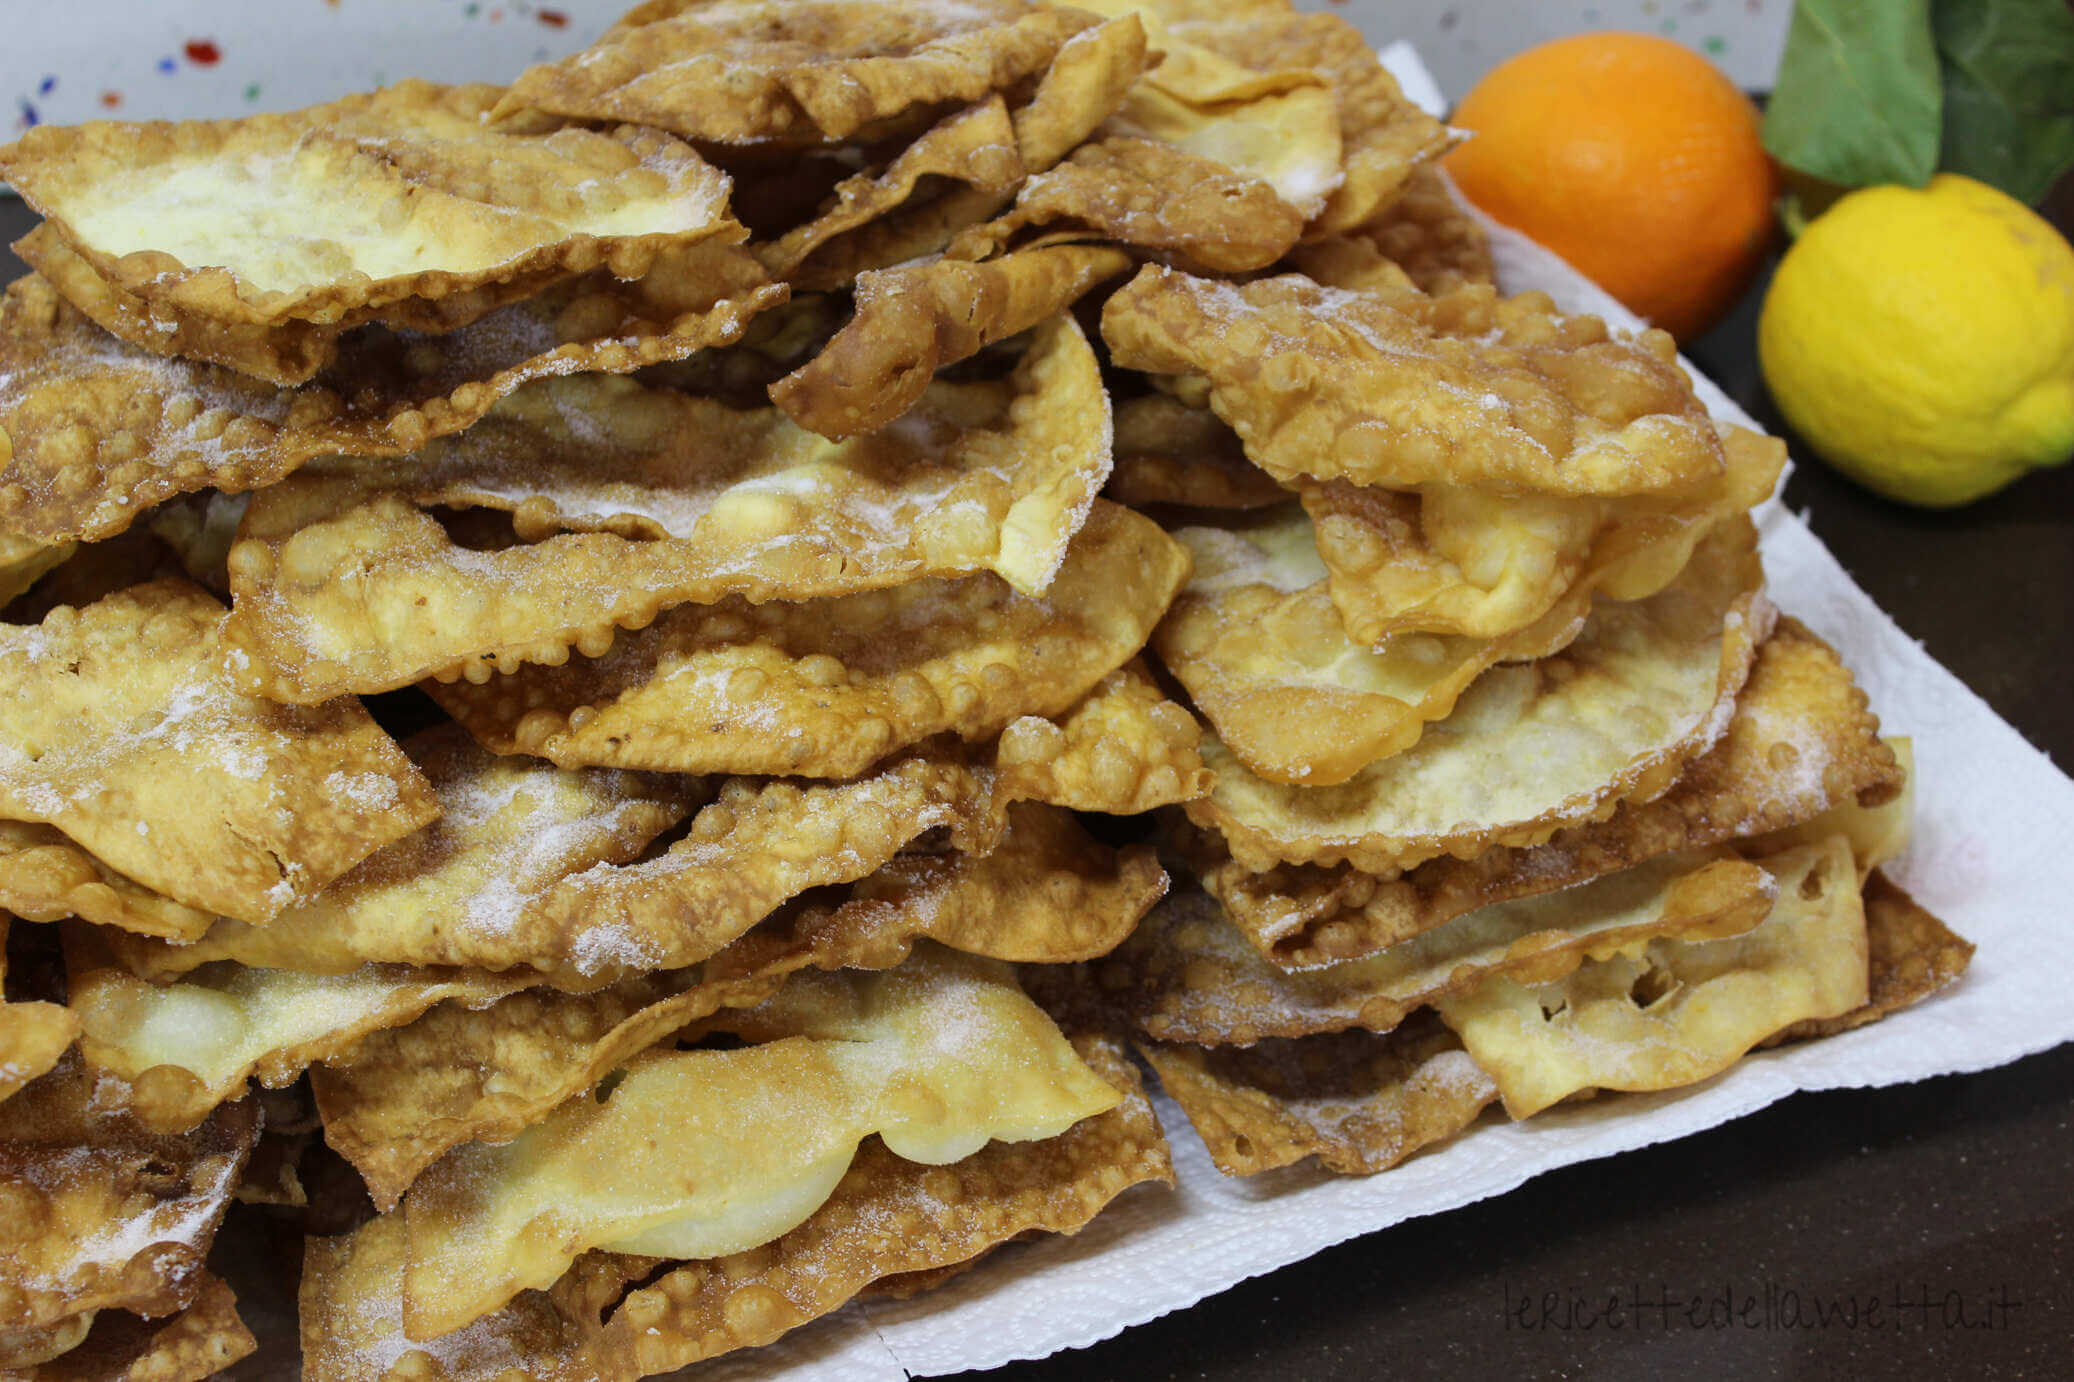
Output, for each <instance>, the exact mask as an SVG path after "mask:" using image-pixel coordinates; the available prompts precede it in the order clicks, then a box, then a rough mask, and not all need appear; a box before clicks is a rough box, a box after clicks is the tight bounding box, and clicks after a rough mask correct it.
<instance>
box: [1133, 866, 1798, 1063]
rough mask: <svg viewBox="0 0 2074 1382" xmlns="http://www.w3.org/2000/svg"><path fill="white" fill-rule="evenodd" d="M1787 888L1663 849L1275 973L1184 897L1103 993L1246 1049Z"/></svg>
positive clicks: (1160, 1026) (1554, 961)
mask: <svg viewBox="0 0 2074 1382" xmlns="http://www.w3.org/2000/svg"><path fill="white" fill-rule="evenodd" d="M1778 886H1779V885H1778V884H1777V883H1776V882H1775V881H1774V880H1773V879H1772V877H1771V875H1770V874H1768V873H1766V872H1765V870H1764V869H1762V868H1760V867H1758V866H1757V865H1756V864H1752V863H1748V862H1746V861H1744V860H1741V859H1739V858H1736V857H1735V856H1734V855H1733V854H1732V853H1731V852H1730V851H1729V850H1728V849H1727V848H1726V847H1717V848H1716V849H1714V850H1713V851H1700V852H1696V853H1688V854H1676V855H1664V856H1662V857H1661V858H1658V859H1653V860H1651V861H1650V862H1648V863H1646V864H1642V865H1639V866H1637V867H1635V868H1632V869H1629V870H1627V871H1626V872H1623V873H1616V874H1609V875H1607V876H1606V877H1603V878H1598V879H1594V880H1593V881H1592V882H1590V883H1584V884H1580V885H1579V886H1577V887H1574V888H1566V889H1564V890H1562V891H1560V892H1554V893H1545V894H1543V895H1541V896H1539V897H1532V898H1525V899H1521V900H1518V901H1513V902H1500V903H1494V904H1492V905H1491V906H1488V907H1483V908H1480V909H1478V910H1477V911H1474V912H1470V913H1468V914H1467V915H1465V916H1460V917H1456V918H1455V919H1454V920H1453V921H1450V922H1447V923H1445V924H1444V925H1441V926H1437V927H1434V928H1433V929H1432V930H1430V931H1426V932H1423V933H1421V934H1420V935H1418V936H1415V937H1413V938H1412V939H1411V940H1408V941H1403V942H1400V943H1399V944H1397V945H1394V946H1391V947H1390V948H1389V949H1387V950H1383V951H1379V952H1378V953H1376V954H1374V955H1369V956H1365V957H1363V958H1361V959H1358V960H1346V961H1343V962H1341V963H1339V964H1334V965H1326V966H1324V967H1322V968H1318V969H1307V970H1302V971H1298V972H1295V973H1290V972H1287V971H1284V970H1279V969H1276V968H1275V967H1274V966H1272V965H1270V964H1269V963H1268V962H1267V960H1266V959H1264V958H1262V956H1261V955H1260V953H1259V952H1258V951H1257V950H1255V949H1254V948H1253V946H1252V945H1251V944H1250V943H1249V942H1248V941H1247V940H1246V938H1245V936H1244V935H1243V934H1241V933H1240V931H1239V930H1238V928H1237V927H1235V926H1233V925H1232V924H1231V922H1230V921H1229V919H1227V918H1226V917H1225V916H1224V914H1223V910H1222V909H1221V908H1220V907H1219V906H1218V905H1217V903H1216V901H1215V899H1213V898H1212V897H1210V895H1209V894H1207V893H1202V892H1194V891H1190V892H1184V893H1177V894H1176V895H1175V897H1174V898H1173V900H1171V901H1168V902H1165V903H1163V904H1161V905H1160V906H1159V907H1156V908H1154V909H1153V912H1152V914H1151V915H1150V916H1148V917H1147V918H1146V919H1145V921H1144V923H1143V924H1142V925H1140V927H1139V928H1138V931H1137V932H1136V933H1135V934H1134V935H1133V936H1132V937H1131V939H1130V941H1129V942H1128V943H1126V944H1125V945H1124V946H1123V947H1122V948H1121V949H1119V950H1118V951H1117V952H1116V954H1114V955H1112V956H1111V957H1109V958H1108V959H1106V960H1104V961H1102V963H1101V972H1102V977H1103V983H1104V987H1105V989H1106V990H1107V991H1108V992H1109V993H1110V994H1111V995H1112V997H1113V999H1114V1001H1116V1002H1118V1003H1120V1004H1122V1005H1123V1006H1124V1007H1125V1008H1126V1009H1127V1010H1128V1011H1129V1012H1130V1013H1131V1015H1132V1017H1133V1018H1134V1020H1135V1021H1136V1023H1137V1025H1138V1027H1139V1029H1140V1030H1142V1031H1144V1032H1145V1033H1146V1034H1147V1035H1149V1036H1152V1037H1154V1038H1156V1039H1158V1040H1161V1041H1185V1042H1191V1043H1195V1044H1198V1045H1209V1046H1221V1045H1247V1044H1250V1043H1252V1042H1255V1041H1259V1040H1261V1039H1263V1038H1266V1037H1299V1036H1309V1035H1312V1034H1314V1033H1318V1032H1337V1031H1344V1030H1346V1029H1347V1028H1350V1027H1366V1028H1368V1029H1370V1030H1371V1031H1388V1030H1389V1029H1390V1028H1392V1027H1395V1026H1396V1025H1397V1024H1398V1023H1400V1022H1402V1021H1403V1020H1404V1019H1405V1017H1406V1016H1407V1015H1408V1014H1409V1013H1411V1012H1412V1010H1413V1009H1415V1008H1419V1007H1422V1006H1425V1005H1427V1004H1430V1003H1434V1002H1436V1001H1438V1000H1440V999H1442V998H1444V997H1447V996H1448V995H1451V994H1459V993H1463V992H1465V991H1468V990H1470V989H1473V988H1475V987H1476V986H1477V985H1478V984H1479V983H1481V982H1483V981H1485V980H1486V979H1488V978H1489V977H1491V976H1494V975H1515V976H1521V982H1523V983H1524V982H1534V981H1536V980H1541V979H1547V978H1553V977H1556V976H1559V975H1562V974H1565V973H1567V972H1569V971H1570V970H1572V969H1575V968H1576V967H1577V965H1578V963H1579V962H1580V961H1581V960H1583V959H1585V958H1586V957H1587V956H1592V955H1604V954H1607V953H1610V952H1611V951H1613V950H1615V949H1618V948H1620V947H1622V946H1626V945H1631V944H1634V943H1637V942H1641V941H1647V940H1652V939H1654V938H1656V937H1660V936H1681V935H1693V934H1700V935H1707V936H1723V935H1737V934H1740V933H1741V932H1744V931H1748V930H1749V929H1750V928H1751V927H1753V926H1755V925H1757V924H1758V923H1759V922H1760V921H1762V920H1764V917H1765V914H1766V912H1767V911H1769V910H1770V908H1771V905H1772V899H1773V896H1774V894H1775V893H1776V892H1777V890H1778Z"/></svg>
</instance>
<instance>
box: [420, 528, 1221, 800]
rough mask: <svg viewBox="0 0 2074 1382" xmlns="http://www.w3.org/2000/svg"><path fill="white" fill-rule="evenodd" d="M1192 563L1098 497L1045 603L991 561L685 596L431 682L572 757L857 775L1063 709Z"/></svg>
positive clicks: (512, 731)
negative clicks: (758, 600)
mask: <svg viewBox="0 0 2074 1382" xmlns="http://www.w3.org/2000/svg"><path fill="white" fill-rule="evenodd" d="M1186 568H1187V557H1186V554H1185V553H1184V552H1183V551H1182V550H1181V548H1180V547H1179V546H1178V545H1177V544H1176V543H1174V542H1173V540H1172V539H1170V538H1168V537H1167V536H1166V534H1164V533H1163V532H1161V531H1160V529H1159V527H1158V525H1156V524H1154V523H1153V522H1151V521H1150V520H1149V519H1145V518H1142V517H1140V516H1139V515H1137V514H1134V513H1132V512H1131V511H1130V510H1128V509H1122V508H1118V507H1117V506H1115V505H1113V504H1108V503H1104V502H1101V501H1097V502H1096V504H1095V507H1094V509H1093V510H1092V511H1091V512H1090V514H1089V516H1088V520H1087V524H1086V526H1085V527H1083V528H1082V529H1081V530H1080V533H1079V535H1078V536H1077V537H1075V539H1074V542H1073V546H1072V548H1071V549H1070V550H1069V551H1068V553H1067V556H1066V560H1065V563H1064V565H1063V566H1062V567H1061V568H1060V571H1059V574H1058V576H1057V578H1056V579H1054V580H1053V581H1052V582H1051V584H1050V585H1049V586H1048V587H1047V588H1046V590H1045V592H1044V594H1043V596H1042V597H1041V598H1029V597H1025V596H1021V595H1017V594H1016V593H1014V592H1013V591H1011V590H1010V589H1009V588H1008V587H1007V585H1006V584H1005V583H1004V582H1003V581H1002V580H1001V579H1000V578H999V577H997V576H994V575H991V574H987V573H981V574H979V575H975V576H967V577H963V578H961V579H958V580H928V581H918V582H915V583H913V584H909V585H903V586H898V587H895V588H893V589H891V590H881V591H873V592H869V593H866V594H861V595H851V596H845V597H843V598H840V599H834V600H820V601H813V602H807V603H784V602H777V601H774V602H772V603H769V604H765V605H748V604H746V603H744V602H741V601H737V600H730V601H728V602H727V603H726V604H722V605H718V606H705V605H698V606H690V605H686V606H679V607H678V608H676V609H674V610H671V611H669V612H668V613H666V614H664V615H663V617H662V618H660V619H658V620H657V621H656V622H655V623H653V624H651V625H649V626H648V627H647V628H646V629H643V630H641V631H640V632H638V633H632V634H624V635H622V636H621V637H620V638H619V639H617V640H616V641H615V642H614V644H613V646H612V648H611V649H610V650H609V651H607V652H606V653H605V655H604V656H602V657H599V658H584V659H572V660H570V661H569V662H567V663H565V664H563V665H562V666H560V667H528V668H523V669H521V670H519V671H518V672H515V673H512V674H510V675H508V676H503V677H498V678H496V679H494V680H492V681H490V682H488V683H486V684H484V685H482V686H472V685H468V684H466V683H455V684H453V685H450V686H436V685H435V686H428V687H427V689H428V690H430V691H431V693H432V695H433V698H434V699H435V700H437V701H439V703H440V705H441V706H442V707H443V708H444V709H445V710H446V711H447V712H448V713H449V714H451V715H453V716H454V717H455V718H456V719H458V720H459V721H460V722H461V723H462V724H463V725H465V726H466V727H467V728H468V731H469V732H470V733H471V734H473V735H474V736H475V737H476V738H477V739H478V740H480V741H481V742H482V743H483V744H485V745H486V746H488V747H489V748H491V749H493V750H495V751H496V752H498V753H530V754H535V755H538V756H540V757H544V758H548V759H551V760H553V761H554V762H555V763H557V764H559V765H561V766H563V767H579V766H605V767H623V768H644V769H650V770H655V771H663V772H684V773H712V772H730V773H769V774H781V775H785V774H789V775H797V776H805V777H818V778H836V777H848V776H851V775H853V774H856V773H859V772H862V771H864V770H865V769H866V768H868V767H870V766H871V764H872V763H874V762H876V761H877V760H878V759H880V758H882V757H884V756H885V755H886V754H888V753H891V752H893V751H895V750H897V749H902V748H905V747H907V746H908V745H911V744H914V743H918V742H920V741H921V740H924V739H927V738H929V737H931V736H933V735H937V734H943V733H952V734H957V735H959V736H961V737H963V738H965V739H968V740H983V739H991V738H993V737H994V736H995V735H997V734H998V733H1000V731H1001V730H1002V728H1003V727H1004V726H1006V725H1007V724H1008V723H1009V722H1010V721H1011V720H1013V719H1016V718H1018V717H1021V716H1050V715H1057V714H1061V713H1063V712H1065V711H1066V710H1068V709H1069V708H1071V707H1072V706H1073V704H1074V703H1075V702H1077V701H1078V700H1079V699H1080V698H1081V697H1082V696H1083V695H1084V694H1085V693H1087V692H1088V691H1090V690H1091V689H1092V688H1093V687H1094V686H1095V684H1096V683H1097V682H1098V681H1100V679H1101V678H1102V677H1104V676H1105V675H1107V674H1108V673H1109V672H1111V671H1113V670H1115V669H1116V668H1117V667H1119V666H1121V665H1122V663H1123V662H1124V661H1125V660H1126V659H1127V658H1129V657H1130V656H1131V655H1132V654H1133V653H1134V652H1136V651H1137V649H1138V648H1140V647H1142V646H1143V645H1144V642H1145V638H1146V636H1147V635H1148V634H1149V633H1150V632H1151V630H1152V626H1153V624H1154V623H1155V622H1157V621H1158V619H1159V616H1160V615H1161V614H1162V613H1164V612H1165V610H1166V606H1167V602H1168V601H1169V600H1170V599H1172V598H1173V594H1174V591H1175V590H1176V589H1178V588H1179V587H1180V584H1181V581H1182V579H1183V578H1184V575H1185V573H1186Z"/></svg>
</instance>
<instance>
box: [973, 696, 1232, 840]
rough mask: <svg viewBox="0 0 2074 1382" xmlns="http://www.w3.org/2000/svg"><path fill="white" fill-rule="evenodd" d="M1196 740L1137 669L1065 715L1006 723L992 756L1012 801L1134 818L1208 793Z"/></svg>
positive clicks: (1184, 718)
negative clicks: (1056, 717)
mask: <svg viewBox="0 0 2074 1382" xmlns="http://www.w3.org/2000/svg"><path fill="white" fill-rule="evenodd" d="M1201 741H1202V732H1201V730H1200V728H1199V727H1198V726H1197V725H1196V722H1195V717H1194V716H1193V715H1190V714H1189V713H1188V711H1187V709H1186V708H1184V707H1183V706H1180V705H1177V704H1175V703H1174V702H1173V701H1170V700H1168V699H1167V698H1166V697H1165V696H1164V695H1162V694H1161V693H1160V690H1159V687H1158V686H1157V685H1156V684H1155V683H1154V682H1153V680H1152V677H1151V676H1150V675H1149V674H1148V673H1147V672H1146V671H1145V668H1144V665H1143V664H1142V663H1138V662H1131V663H1127V664H1125V665H1124V666H1123V667H1121V668H1119V669H1118V670H1116V671H1114V672H1111V673H1110V674H1109V675H1108V676H1106V677H1104V678H1102V680H1101V682H1100V683H1099V684H1097V685H1096V687H1095V689H1094V690H1092V691H1090V692H1089V693H1088V694H1087V696H1086V697H1085V698H1084V699H1082V700H1081V702H1080V703H1079V704H1078V705H1076V706H1074V707H1073V708H1072V709H1071V710H1070V711H1068V712H1067V713H1066V714H1065V715H1063V716H1061V717H1059V718H1058V719H1056V720H1047V719H1043V718H1040V717H1038V716H1035V715H1026V716H1024V717H1023V718H1021V719H1018V720H1013V721H1010V722H1009V724H1008V725H1007V726H1006V727H1005V728H1004V729H1003V730H1002V731H1001V738H1000V741H999V742H998V743H997V744H996V745H995V748H994V770H995V772H996V773H997V774H999V778H1000V786H1001V791H1002V793H1003V794H1004V795H1006V796H1007V797H1009V798H1010V799H1012V800H1017V801H1021V800H1030V801H1042V802H1050V803H1051V804H1053V805H1056V806H1065V807H1070V808H1071V809H1073V810H1075V811H1094V812H1101V813H1105V814H1108V815H1115V816H1135V815H1139V814H1141V813H1143V812H1146V811H1152V810H1156V809H1157V808H1159V807H1162V806H1171V805H1174V804H1176V803H1178V802H1184V801H1193V800H1195V799H1196V798H1197V797H1200V796H1202V795H1204V794H1205V793H1206V792H1208V791H1209V790H1210V773H1209V770H1208V769H1206V768H1204V767H1203V759H1202V754H1201V752H1200V749H1199V745H1200V744H1201Z"/></svg>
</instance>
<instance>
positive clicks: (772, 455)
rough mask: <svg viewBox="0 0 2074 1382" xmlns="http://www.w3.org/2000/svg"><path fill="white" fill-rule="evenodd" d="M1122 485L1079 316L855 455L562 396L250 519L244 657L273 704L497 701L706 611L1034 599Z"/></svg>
mask: <svg viewBox="0 0 2074 1382" xmlns="http://www.w3.org/2000/svg"><path fill="white" fill-rule="evenodd" d="M1108 465H1110V425H1108V409H1105V396H1103V392H1101V380H1099V371H1097V367H1095V357H1093V351H1091V349H1089V344H1087V340H1085V338H1083V336H1081V330H1078V326H1074V322H1072V320H1070V317H1054V320H1052V322H1047V324H1045V326H1041V328H1039V332H1037V336H1035V340H1033V342H1031V351H1029V353H1027V355H1025V357H1022V361H1020V363H1018V367H1016V371H1014V374H1012V376H1010V378H1008V380H1002V382H977V384H935V386H931V388H929V390H927V392H925V396H923V400H921V405H919V407H917V411H915V413H913V415H910V419H908V425H902V427H898V430H888V432H879V434H871V436H863V438H854V440H850V442H828V440H823V438H819V436H815V434H811V432H807V430H803V427H798V425H794V423H792V421H790V419H788V417H784V415H782V413H780V411H778V409H755V411H736V409H728V407H726V405H720V403H716V400H707V398H691V396H684V394H676V392H672V390H660V388H643V386H639V384H635V382H628V380H610V378H597V376H579V378H570V380H552V382H543V384H537V386H533V388H527V390H521V392H519V394H514V396H512V398H508V400H506V403H504V405H500V407H498V409H496V411H494V413H492V415H489V417H485V419H483V421H481V423H477V425H475V427H471V430H469V432H465V434H460V436H456V438H446V440H440V442H433V444H431V446H427V448H425V450H423V452H419V454H417V457H411V459H404V461H373V463H369V461H338V463H326V465H317V467H311V469H305V473H301V475H297V477H292V479H288V481H284V483H280V486H274V488H270V490H263V492H261V494H257V496H253V502H251V506H249V510H247V515H245V523H243V525H241V529H239V542H236V546H234V548H232V550H230V585H232V593H234V608H232V616H230V639H232V641H234V643H236V645H239V647H241V649H245V652H247V654H249V656H251V662H249V664H247V668H245V672H247V676H249V679H251V681H253V685H255V687H259V689H263V691H265V693H268V695H274V697H278V699H290V701H299V703H309V701H319V699H328V697H332V695H338V693H342V691H384V689H394V687H400V685H409V683H413V681H419V679H425V676H438V679H442V681H450V679H456V676H467V679H469V681H475V683H481V681H489V679H492V672H494V670H508V668H512V666H521V664H527V662H548V664H558V662H564V660H566V658H568V649H570V645H574V647H579V649H581V652H585V654H589V656H593V658H595V656H599V654H604V652H606V647H608V645H610V643H612V635H614V633H616V629H618V627H628V629H639V627H641V625H647V623H649V620H653V618H655V614H657V612H662V610H666V608H668V606H680V604H686V602H697V604H713V602H722V600H726V598H728V596H740V598H745V600H751V602H759V604H761V602H767V600H811V598H819V596H846V593H850V591H869V589H881V587H886V585H900V583H906V581H917V579H923V577H954V575H964V573H989V571H991V573H998V575H1000V577H1002V579H1006V581H1008V583H1010V585H1014V587H1016V589H1020V591H1025V593H1027V596H1037V593H1041V591H1043V589H1045V587H1047V585H1049V583H1052V577H1054V575H1056V573H1058V569H1060V562H1062V560H1064V556H1066V548H1068V544H1070V542H1072V537H1074V531H1076V529H1078V527H1081V523H1083V521H1085V519H1087V513H1089V506H1091V504H1093V500H1095V492H1097V490H1099V488H1101V481H1103V479H1105V475H1108ZM442 508H487V510H500V513H510V515H512V519H510V523H512V535H510V537H494V540H492V542H487V544H485V542H477V544H471V540H469V537H467V535H465V533H454V531H448V527H446V525H442V523H440V519H438V517H436V510H442ZM1112 527H1114V525H1112ZM481 546H487V548H489V550H479V548H481ZM996 587H998V583H987V581H981V583H971V589H996ZM780 608H788V606H780V604H772V606H767V610H765V612H763V614H755V612H745V610H742V608H740V604H738V602H730V604H728V606H726V610H724V614H722V616H716V614H709V612H707V614H701V612H689V610H686V612H682V616H680V618H678V620H676V623H678V625H682V623H686V620H689V623H691V625H707V623H734V625H740V620H742V618H749V620H755V618H774V616H776V612H778V610H780ZM813 608H825V606H813ZM653 637H655V639H660V637H664V635H662V633H655V635H653ZM572 674H574V672H572ZM483 695H485V697H512V695H516V693H514V691H510V689H500V691H485V693H483ZM776 770H780V772H782V770H784V768H776Z"/></svg>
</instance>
